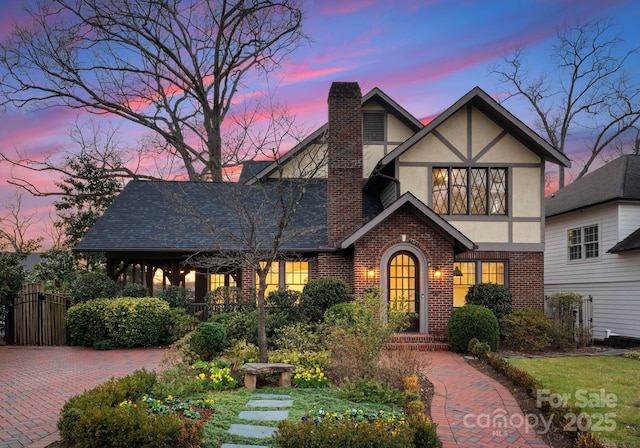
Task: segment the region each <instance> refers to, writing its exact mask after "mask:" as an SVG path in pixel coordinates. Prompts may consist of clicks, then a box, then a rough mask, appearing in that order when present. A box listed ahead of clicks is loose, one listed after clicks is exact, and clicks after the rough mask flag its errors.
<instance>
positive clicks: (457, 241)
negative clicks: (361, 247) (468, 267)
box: [340, 193, 477, 252]
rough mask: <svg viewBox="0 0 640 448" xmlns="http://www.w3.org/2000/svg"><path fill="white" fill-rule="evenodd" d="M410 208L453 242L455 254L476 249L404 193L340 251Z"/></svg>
mask: <svg viewBox="0 0 640 448" xmlns="http://www.w3.org/2000/svg"><path fill="white" fill-rule="evenodd" d="M404 207H410V208H412V209H413V210H414V211H415V212H416V213H418V214H419V215H420V216H422V217H423V218H424V219H425V220H427V221H428V222H429V223H430V224H431V225H432V226H433V228H434V229H435V230H436V231H438V232H440V233H441V234H442V235H444V236H445V237H446V238H447V239H449V240H450V241H452V242H453V244H454V246H455V249H456V252H464V251H467V250H474V249H476V247H477V246H476V245H475V244H474V243H473V241H471V240H470V239H469V238H467V237H466V236H464V235H463V234H462V233H461V232H460V231H459V230H458V229H456V228H455V227H453V226H452V225H451V224H449V223H448V222H447V221H446V220H445V219H443V218H442V217H441V216H440V215H438V214H437V213H436V212H434V211H433V210H432V209H430V208H429V207H428V206H427V205H425V204H424V203H423V202H421V201H420V200H419V199H418V198H416V197H415V196H414V195H412V194H411V193H405V194H403V195H402V196H400V198H398V200H396V201H395V202H394V203H392V204H391V205H390V206H388V207H387V208H385V209H384V210H383V211H382V212H381V213H379V214H378V215H377V216H376V217H375V218H373V219H372V220H370V221H369V222H367V223H366V224H365V225H363V226H362V227H361V228H359V229H358V230H357V231H355V232H354V233H352V234H351V235H350V236H348V237H347V238H346V239H345V240H344V241H342V243H341V244H340V248H341V249H346V248H348V247H350V246H351V245H353V244H354V243H356V242H357V241H358V240H360V239H361V238H362V237H364V236H365V235H366V234H367V233H369V231H371V230H372V229H374V228H375V227H376V226H378V225H379V224H381V223H382V222H383V221H384V220H386V219H387V218H388V217H389V216H391V215H393V214H394V213H395V212H396V211H398V210H399V209H401V208H404Z"/></svg>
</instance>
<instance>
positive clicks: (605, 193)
mask: <svg viewBox="0 0 640 448" xmlns="http://www.w3.org/2000/svg"><path fill="white" fill-rule="evenodd" d="M616 200H630V201H640V155H633V154H626V155H623V156H621V157H619V158H617V159H615V160H613V161H612V162H609V163H607V164H606V165H604V166H602V167H600V168H598V169H597V170H595V171H593V172H591V173H589V174H587V175H586V176H584V177H581V178H580V179H578V180H576V181H574V182H573V183H571V184H569V185H567V186H566V187H564V188H563V189H561V190H558V191H557V192H556V193H554V194H552V195H551V196H549V197H547V198H546V200H545V215H546V217H547V218H549V217H551V216H557V215H561V214H563V213H569V212H572V211H575V210H580V209H583V208H585V207H591V206H594V205H597V204H603V203H606V202H610V201H616Z"/></svg>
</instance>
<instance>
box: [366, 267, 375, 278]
mask: <svg viewBox="0 0 640 448" xmlns="http://www.w3.org/2000/svg"><path fill="white" fill-rule="evenodd" d="M375 275H376V271H374V270H373V268H367V277H369V278H373V277H374V276H375Z"/></svg>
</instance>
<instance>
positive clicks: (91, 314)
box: [67, 297, 182, 347]
mask: <svg viewBox="0 0 640 448" xmlns="http://www.w3.org/2000/svg"><path fill="white" fill-rule="evenodd" d="M177 318H179V316H177V315H176V314H175V313H172V312H171V309H170V308H169V305H168V304H167V303H166V302H165V301H163V300H160V299H157V298H154V297H142V298H133V297H120V298H117V299H96V300H90V301H88V302H83V303H79V304H77V305H74V306H72V307H71V308H69V311H68V312H67V329H68V331H69V335H70V336H71V340H72V343H73V344H74V345H81V346H85V347H89V346H93V345H95V344H96V343H99V344H104V342H103V341H105V340H108V341H110V342H111V343H112V344H113V345H114V346H117V347H137V346H143V347H144V346H149V345H153V344H157V343H166V342H170V341H171V340H173V339H176V338H178V337H181V336H182V335H180V334H176V333H175V328H174V327H175V326H174V325H173V324H174V319H177ZM172 330H173V331H172Z"/></svg>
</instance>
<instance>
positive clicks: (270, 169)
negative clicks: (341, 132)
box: [246, 124, 328, 185]
mask: <svg viewBox="0 0 640 448" xmlns="http://www.w3.org/2000/svg"><path fill="white" fill-rule="evenodd" d="M327 127H328V125H327V124H325V125H323V126H321V127H319V128H318V129H316V130H315V131H314V132H313V133H311V135H309V136H308V137H307V138H305V139H304V140H302V141H301V142H300V143H298V144H297V145H296V146H294V147H293V148H291V149H290V150H289V151H287V152H286V153H285V154H284V155H283V156H282V157H280V159H279V160H278V161H273V162H270V163H269V164H267V165H265V166H264V167H263V168H262V169H261V170H260V171H259V172H257V173H256V174H255V176H253V177H252V178H251V179H249V180H248V181H246V184H247V185H252V184H255V183H256V182H258V181H259V180H260V179H262V178H265V177H268V176H269V175H270V174H272V173H274V172H275V171H276V170H277V169H278V166H282V165H284V164H285V163H287V161H288V160H290V159H292V158H293V156H295V155H297V154H298V153H300V152H302V151H304V150H305V149H306V148H307V147H308V146H309V145H311V144H312V143H314V142H316V141H318V140H319V139H320V138H321V137H322V136H324V134H325V133H326V132H327Z"/></svg>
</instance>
